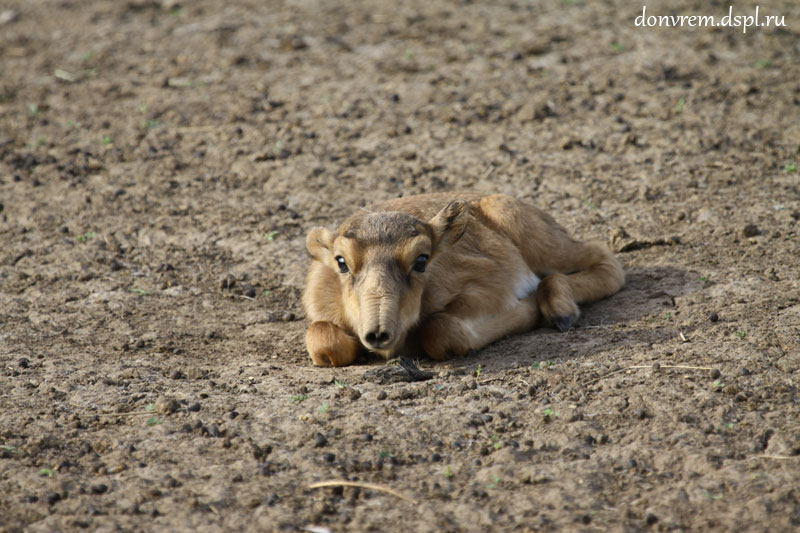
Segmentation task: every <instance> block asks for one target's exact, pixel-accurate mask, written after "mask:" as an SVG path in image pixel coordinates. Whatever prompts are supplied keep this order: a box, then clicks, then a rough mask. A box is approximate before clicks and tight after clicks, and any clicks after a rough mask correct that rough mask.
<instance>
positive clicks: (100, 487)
mask: <svg viewBox="0 0 800 533" xmlns="http://www.w3.org/2000/svg"><path fill="white" fill-rule="evenodd" d="M89 492H90V493H92V494H105V493H106V492H108V485H106V484H105V483H98V484H97V485H92V486H91V487H89Z"/></svg>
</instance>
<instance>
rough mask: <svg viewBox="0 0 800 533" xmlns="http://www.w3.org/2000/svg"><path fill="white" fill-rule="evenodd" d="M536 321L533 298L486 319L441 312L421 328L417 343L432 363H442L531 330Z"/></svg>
mask: <svg viewBox="0 0 800 533" xmlns="http://www.w3.org/2000/svg"><path fill="white" fill-rule="evenodd" d="M538 320H539V309H538V306H537V305H536V294H535V293H534V294H533V295H532V296H529V297H527V298H524V299H522V300H519V301H518V302H517V303H516V304H515V305H513V306H512V307H510V308H508V309H505V310H503V311H501V312H499V313H495V314H492V315H489V316H482V315H480V314H474V316H463V315H459V314H458V313H451V312H447V311H442V312H439V313H434V314H433V315H431V316H430V317H428V319H427V320H425V322H424V323H423V324H422V326H420V328H419V340H420V342H421V343H422V347H423V349H424V350H425V353H427V354H428V356H429V357H431V358H432V359H436V360H437V361H444V360H446V359H450V358H451V357H456V356H462V355H465V354H466V353H467V352H468V351H470V350H480V349H481V348H483V347H484V346H486V345H487V344H490V343H492V342H494V341H496V340H498V339H500V338H502V337H505V336H506V335H512V334H514V333H522V332H524V331H528V330H531V329H533V327H534V326H535V325H536V323H537V321H538Z"/></svg>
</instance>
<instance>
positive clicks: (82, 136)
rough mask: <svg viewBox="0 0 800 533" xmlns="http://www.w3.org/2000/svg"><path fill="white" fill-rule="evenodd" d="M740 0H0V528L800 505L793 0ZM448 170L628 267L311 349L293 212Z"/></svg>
mask: <svg viewBox="0 0 800 533" xmlns="http://www.w3.org/2000/svg"><path fill="white" fill-rule="evenodd" d="M756 3H758V4H759V5H760V13H761V14H762V15H783V16H784V17H785V22H786V26H785V27H782V28H775V27H770V28H763V27H762V28H750V29H748V32H747V33H746V34H744V33H742V31H741V28H690V27H684V28H637V27H635V26H634V19H635V17H636V16H638V15H640V14H641V11H642V5H641V4H634V3H632V2H623V1H621V0H620V1H605V2H595V1H591V2H589V1H583V0H575V1H572V0H570V1H554V2H522V1H512V2H506V3H504V5H496V3H494V2H493V3H492V5H485V4H484V3H482V2H477V1H476V2H469V1H466V2H455V1H446V0H425V1H410V2H404V3H403V5H402V6H400V7H396V6H394V5H393V3H390V2H341V5H338V6H335V5H333V4H332V3H331V2H322V1H314V0H308V1H303V0H299V1H295V2H260V1H255V0H252V1H249V2H246V1H242V2H235V3H230V4H232V5H228V4H229V3H228V2H221V1H212V0H198V1H194V2H186V3H185V4H181V5H179V4H177V3H176V2H171V1H163V2H161V1H153V0H125V1H123V0H105V1H99V0H98V1H91V2H88V1H86V2H84V1H73V0H52V1H45V0H41V1H32V0H31V1H22V0H14V1H7V2H4V3H3V4H2V6H0V242H2V245H0V363H1V364H0V407H2V409H0V531H22V530H27V531H58V530H62V531H64V530H74V529H78V528H88V529H91V530H100V531H112V530H113V531H117V530H123V531H153V530H193V531H218V530H241V531H245V530H252V529H259V530H262V531H299V530H303V528H309V527H312V528H313V527H317V528H320V529H317V530H316V531H324V530H325V528H327V529H329V530H330V531H489V530H496V531H512V530H514V531H529V530H542V531H549V530H570V531H575V530H585V531H593V530H610V531H640V530H645V529H650V530H653V531H674V530H685V531H796V530H797V529H798V528H800V481H798V479H800V405H799V404H798V371H800V245H799V241H800V232H798V218H800V170H798V165H800V120H798V119H800V45H799V44H798V43H800V33H799V31H800V28H799V27H798V21H799V20H800V4H798V3H797V2H795V1H793V0H785V1H772V2H770V1H762V2H750V3H743V2H737V3H736V7H735V13H739V14H743V15H746V14H751V13H752V11H753V9H754V7H755V5H756ZM718 4H719V5H718ZM722 4H725V3H722ZM651 12H652V14H655V15H659V14H660V15H665V14H692V13H694V14H701V15H715V16H717V17H722V16H723V15H726V14H727V13H728V6H727V4H725V5H724V6H723V5H721V4H720V3H709V2H704V1H700V0H686V1H671V2H658V3H656V2H653V3H652V4H651V5H649V6H648V14H650V13H651ZM446 190H478V191H497V192H504V193H510V194H514V195H516V196H518V197H521V198H523V199H526V200H528V201H530V202H532V203H534V204H536V205H538V206H539V207H541V208H543V209H545V210H547V211H549V212H550V213H552V214H553V215H555V216H556V218H557V219H558V220H559V221H560V222H561V223H562V224H563V225H565V226H566V227H567V228H569V230H570V231H571V232H573V233H574V234H575V235H577V236H578V237H580V238H582V239H594V240H599V241H603V242H607V243H609V246H611V247H612V248H613V249H614V250H615V251H616V252H617V253H618V254H619V257H620V258H621V260H622V261H623V263H624V265H625V268H626V271H627V273H628V282H627V285H626V287H625V288H624V289H623V290H622V291H621V292H620V293H619V294H617V295H616V296H614V297H612V298H610V299H608V300H605V301H602V302H599V303H596V304H594V305H590V306H586V307H584V309H583V315H582V318H581V319H580V321H579V322H578V324H577V327H576V328H575V329H574V330H571V331H569V332H568V333H558V332H556V331H555V330H551V329H539V330H536V331H532V332H530V333H528V334H525V335H520V336H515V337H512V338H507V339H504V340H501V341H499V342H497V343H495V344H493V345H491V346H489V347H487V348H486V349H484V350H482V351H480V353H478V354H476V355H474V356H470V357H467V358H464V359H458V360H454V361H451V362H449V363H448V364H434V363H433V362H432V361H429V360H421V361H420V365H421V367H422V368H423V369H424V370H428V371H431V372H434V373H435V376H434V377H433V378H432V379H429V380H426V381H418V382H411V381H403V379H404V378H406V377H407V374H405V373H404V372H403V371H402V369H400V367H398V366H397V365H395V364H391V363H390V364H388V365H384V364H382V363H381V362H376V361H371V362H366V363H364V364H360V365H358V366H354V367H350V368H345V369H320V368H314V367H313V366H311V364H310V360H309V358H308V356H307V354H306V353H305V348H304V343H303V335H304V330H305V327H306V323H305V322H304V319H303V312H302V308H301V306H300V295H301V293H302V288H303V279H304V273H305V269H306V267H307V264H308V258H307V255H306V252H305V247H304V236H305V233H306V232H307V231H308V230H309V229H310V228H311V227H313V226H315V225H326V226H329V227H334V226H335V225H336V224H337V223H338V222H339V221H341V220H342V219H343V218H344V217H346V216H347V215H348V214H349V213H350V212H351V211H353V210H354V209H357V208H358V207H359V206H363V205H366V204H368V203H372V202H374V201H377V200H383V199H388V198H392V197H396V196H399V195H409V194H415V193H422V192H435V191H446ZM326 480H349V481H355V482H363V483H372V484H376V485H379V486H380V487H379V489H391V490H394V491H396V493H390V492H385V491H384V490H377V489H371V488H352V487H347V488H342V487H338V488H319V489H314V488H310V485H312V484H313V483H315V482H320V481H326Z"/></svg>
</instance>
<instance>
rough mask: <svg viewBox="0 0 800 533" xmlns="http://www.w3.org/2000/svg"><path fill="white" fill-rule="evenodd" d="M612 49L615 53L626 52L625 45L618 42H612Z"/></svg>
mask: <svg viewBox="0 0 800 533" xmlns="http://www.w3.org/2000/svg"><path fill="white" fill-rule="evenodd" d="M611 49H612V50H614V51H615V52H622V51H624V50H625V45H624V44H622V43H620V42H617V41H612V43H611Z"/></svg>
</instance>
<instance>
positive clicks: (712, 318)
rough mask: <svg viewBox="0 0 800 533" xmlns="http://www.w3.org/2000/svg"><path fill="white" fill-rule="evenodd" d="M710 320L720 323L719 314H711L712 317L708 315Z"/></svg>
mask: <svg viewBox="0 0 800 533" xmlns="http://www.w3.org/2000/svg"><path fill="white" fill-rule="evenodd" d="M708 319H709V320H710V321H711V322H717V321H719V315H718V314H717V313H711V314H710V315H708Z"/></svg>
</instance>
